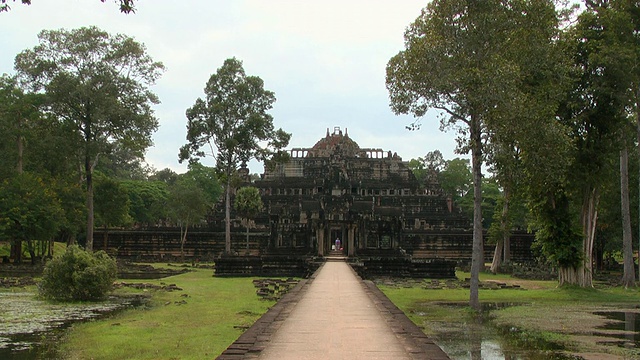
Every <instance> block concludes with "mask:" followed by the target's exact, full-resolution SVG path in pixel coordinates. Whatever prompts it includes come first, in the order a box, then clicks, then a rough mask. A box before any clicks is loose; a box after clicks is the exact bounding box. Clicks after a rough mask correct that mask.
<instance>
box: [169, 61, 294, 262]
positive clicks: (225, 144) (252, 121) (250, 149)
mask: <svg viewBox="0 0 640 360" xmlns="http://www.w3.org/2000/svg"><path fill="white" fill-rule="evenodd" d="M204 92H205V95H206V98H205V99H204V100H203V99H201V98H198V99H197V100H196V102H195V104H194V105H193V106H192V107H190V108H189V109H187V112H186V113H187V121H188V122H187V142H188V143H187V144H186V145H184V146H183V147H182V148H181V149H180V154H179V158H180V161H184V160H187V159H190V160H191V161H195V160H197V159H199V158H201V157H204V156H207V155H208V156H212V157H215V159H216V167H217V169H218V171H219V173H220V174H221V177H222V181H223V184H224V193H225V253H226V254H229V253H231V222H230V221H231V220H230V219H231V216H230V214H231V191H232V189H231V187H232V180H233V177H234V175H235V174H236V169H237V167H238V165H239V164H240V163H246V162H248V161H249V160H250V159H257V160H262V161H268V160H270V159H272V158H274V156H278V155H280V154H281V152H280V150H281V149H283V148H284V147H286V146H287V145H288V144H289V139H290V137H291V135H290V134H288V133H286V132H284V131H283V130H282V129H278V130H275V129H274V126H273V117H272V116H271V115H270V114H269V113H268V111H269V110H270V109H271V107H272V105H273V103H274V101H275V100H276V98H275V95H274V93H273V92H271V91H269V90H265V89H264V84H263V81H262V79H260V78H259V77H257V76H248V75H246V74H245V71H244V69H243V68H242V62H241V61H239V60H237V59H235V58H231V59H227V60H225V62H224V64H223V65H222V67H220V68H219V69H218V70H217V72H216V73H215V74H213V75H211V77H210V78H209V81H208V82H207V84H206V86H205V89H204Z"/></svg>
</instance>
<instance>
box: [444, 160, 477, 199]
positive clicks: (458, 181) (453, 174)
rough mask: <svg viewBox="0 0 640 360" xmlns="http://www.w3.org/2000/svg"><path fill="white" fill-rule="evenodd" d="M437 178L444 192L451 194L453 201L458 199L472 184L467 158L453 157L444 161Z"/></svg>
mask: <svg viewBox="0 0 640 360" xmlns="http://www.w3.org/2000/svg"><path fill="white" fill-rule="evenodd" d="M438 180H439V181H440V185H441V186H442V189H443V190H444V191H445V193H447V194H448V195H451V197H452V199H453V200H454V201H458V200H460V199H461V198H462V197H463V196H465V194H467V193H468V192H469V190H471V188H472V186H473V178H472V176H471V166H470V165H469V159H461V158H455V159H453V160H447V161H445V165H444V168H443V170H442V171H441V172H440V173H439V174H438ZM471 209H473V206H472V207H471Z"/></svg>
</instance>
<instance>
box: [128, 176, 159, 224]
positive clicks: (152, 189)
mask: <svg viewBox="0 0 640 360" xmlns="http://www.w3.org/2000/svg"><path fill="white" fill-rule="evenodd" d="M121 186H122V187H123V188H124V189H125V191H126V192H127V195H128V196H129V216H130V217H131V218H132V219H133V222H134V223H136V224H141V225H156V224H158V223H159V222H160V221H162V220H165V219H166V218H167V216H168V209H167V199H168V197H169V185H168V184H167V183H166V182H163V181H158V180H156V181H151V180H127V181H123V182H122V183H121Z"/></svg>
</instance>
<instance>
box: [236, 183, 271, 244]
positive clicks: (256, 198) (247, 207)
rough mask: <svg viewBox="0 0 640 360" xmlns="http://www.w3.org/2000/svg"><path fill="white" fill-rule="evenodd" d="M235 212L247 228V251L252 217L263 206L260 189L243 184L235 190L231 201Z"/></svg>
mask: <svg viewBox="0 0 640 360" xmlns="http://www.w3.org/2000/svg"><path fill="white" fill-rule="evenodd" d="M233 207H234V209H235V210H236V213H237V214H238V215H240V216H241V217H242V218H243V219H244V226H245V228H246V229H247V251H248V250H249V226H250V222H251V220H252V219H253V218H255V217H256V215H258V214H259V213H260V211H262V209H263V208H264V205H263V204H262V198H261V197H260V191H259V190H258V189H257V188H255V187H253V186H245V187H242V188H240V189H238V191H237V192H236V198H235V200H234V203H233Z"/></svg>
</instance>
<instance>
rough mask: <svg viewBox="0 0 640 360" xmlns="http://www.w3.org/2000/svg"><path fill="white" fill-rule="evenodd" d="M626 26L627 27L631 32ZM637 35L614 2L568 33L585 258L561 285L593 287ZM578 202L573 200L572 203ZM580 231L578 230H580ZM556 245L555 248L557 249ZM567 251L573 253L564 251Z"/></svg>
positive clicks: (575, 180)
mask: <svg viewBox="0 0 640 360" xmlns="http://www.w3.org/2000/svg"><path fill="white" fill-rule="evenodd" d="M625 28H626V29H625ZM631 33H632V31H631V28H630V26H629V23H628V22H627V21H626V20H624V19H621V18H620V17H619V16H617V14H616V12H615V11H614V10H613V9H612V8H611V7H610V6H609V3H608V2H590V3H589V4H588V6H587V9H586V10H585V11H583V12H582V13H581V14H580V15H579V17H578V22H577V23H576V25H575V26H574V27H573V28H571V29H570V30H569V31H568V32H567V51H568V52H569V53H570V54H572V56H573V59H572V60H573V66H574V73H575V77H574V82H573V87H572V89H571V91H569V92H568V93H567V96H566V99H565V100H564V101H563V103H562V104H561V107H560V109H559V112H558V119H559V121H560V122H561V123H562V124H563V125H564V126H565V127H566V128H567V129H568V130H569V132H568V134H569V136H571V137H572V139H573V141H574V144H575V150H576V151H575V153H574V156H573V158H572V161H571V164H570V166H569V167H568V168H567V171H568V173H567V175H566V178H567V185H568V188H567V191H566V195H567V196H568V197H569V198H570V200H574V203H575V204H579V205H580V209H579V211H578V217H577V221H576V218H572V219H571V220H572V221H576V222H578V224H579V226H580V228H581V237H582V241H581V246H580V247H579V248H578V249H576V250H577V254H578V255H579V256H580V257H579V258H578V259H573V261H571V262H567V263H564V264H563V265H561V266H560V267H559V275H560V279H559V280H560V284H574V285H579V286H582V287H591V286H592V284H593V247H594V243H595V234H596V229H597V221H598V210H599V202H600V194H601V191H602V188H603V184H604V181H605V179H606V175H607V174H606V171H604V170H605V169H606V168H607V167H606V163H607V162H608V161H609V159H610V158H611V154H619V152H620V150H621V149H622V147H623V146H624V145H623V144H622V143H621V141H620V139H621V138H620V131H621V129H623V128H624V127H625V124H627V123H628V115H627V106H628V104H629V98H630V97H629V93H630V91H629V90H630V88H631V83H630V79H631V77H629V76H628V68H629V67H630V65H631V64H633V54H630V53H629V51H628V50H629V49H627V47H626V46H625V39H626V37H627V36H630V35H631ZM571 198H572V199H571ZM575 227H576V228H577V226H575ZM557 249H558V248H557V246H555V245H553V247H552V248H551V250H553V251H555V250H557ZM561 251H562V252H563V253H566V252H567V251H568V249H564V250H561Z"/></svg>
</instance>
